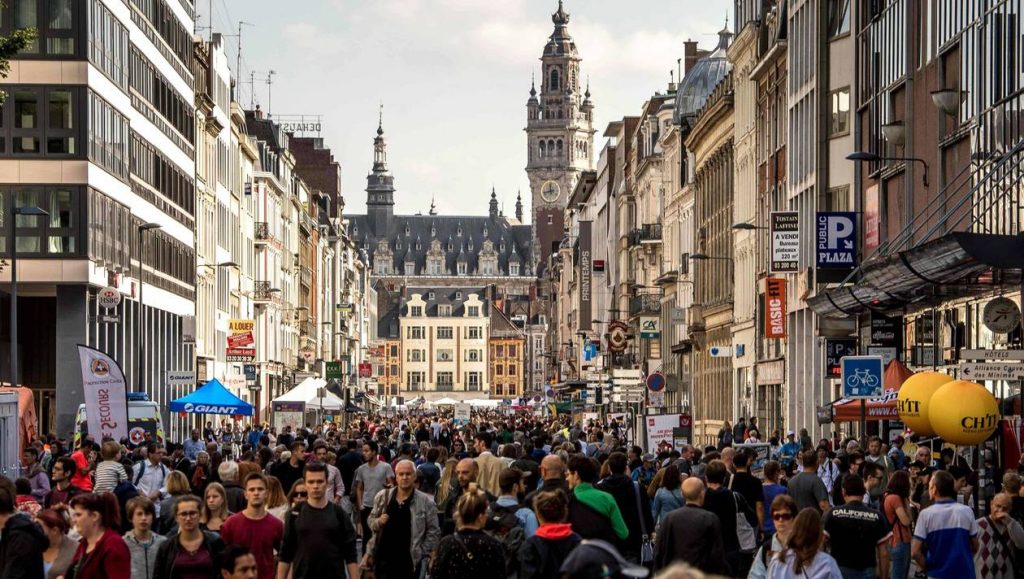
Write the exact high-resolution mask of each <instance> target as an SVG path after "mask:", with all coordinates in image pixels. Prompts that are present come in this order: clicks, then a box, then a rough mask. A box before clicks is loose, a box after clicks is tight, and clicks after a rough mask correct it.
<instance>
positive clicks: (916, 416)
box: [896, 372, 953, 436]
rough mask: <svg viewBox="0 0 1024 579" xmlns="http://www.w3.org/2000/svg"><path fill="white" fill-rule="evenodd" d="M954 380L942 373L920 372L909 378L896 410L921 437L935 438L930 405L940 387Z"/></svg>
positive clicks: (898, 397) (902, 388) (899, 396)
mask: <svg viewBox="0 0 1024 579" xmlns="http://www.w3.org/2000/svg"><path fill="white" fill-rule="evenodd" d="M952 381H953V378H952V377H951V376H949V375H948V374H943V373H941V372H918V373H916V374H914V375H913V376H911V377H910V378H907V380H906V382H904V383H903V386H900V391H899V395H898V396H897V397H896V409H897V411H898V412H899V414H900V420H902V421H903V424H906V425H907V428H909V429H911V430H913V431H914V432H916V433H917V434H920V435H921V436H935V430H934V429H933V428H932V425H931V423H930V421H929V419H928V404H929V401H930V400H931V398H932V395H933V394H935V391H936V390H938V389H939V387H940V386H942V385H943V384H946V383H948V382H952Z"/></svg>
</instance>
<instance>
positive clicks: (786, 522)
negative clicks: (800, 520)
mask: <svg viewBox="0 0 1024 579" xmlns="http://www.w3.org/2000/svg"><path fill="white" fill-rule="evenodd" d="M772 462H774V461H770V462H769V463H768V464H772ZM775 466H776V469H778V468H779V463H777V462H776V463H775ZM767 471H768V469H767V465H765V478H767ZM775 474H776V476H777V475H778V472H776V473H775ZM768 513H769V515H770V517H769V516H766V517H765V518H766V519H768V518H770V519H771V523H772V525H773V526H772V530H771V531H769V532H768V533H767V538H766V539H765V540H764V542H762V543H761V547H760V548H759V549H758V550H757V554H755V555H754V564H753V565H752V566H751V567H750V573H749V574H748V575H747V579H764V578H765V575H766V573H767V572H768V564H769V563H770V562H771V560H772V557H774V556H775V554H776V553H780V552H781V551H782V550H783V549H784V548H785V547H786V541H788V540H789V535H790V533H792V531H793V519H794V518H796V501H794V500H793V497H791V496H789V495H787V494H785V493H783V494H780V495H776V496H775V498H774V499H772V502H771V505H770V508H769V511H768ZM767 525H768V521H767V520H766V521H765V526H767Z"/></svg>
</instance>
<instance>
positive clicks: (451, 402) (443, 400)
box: [426, 396, 459, 406]
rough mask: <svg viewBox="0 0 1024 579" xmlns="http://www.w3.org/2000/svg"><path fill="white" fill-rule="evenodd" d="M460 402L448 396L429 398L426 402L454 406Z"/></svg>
mask: <svg viewBox="0 0 1024 579" xmlns="http://www.w3.org/2000/svg"><path fill="white" fill-rule="evenodd" d="M458 403H459V401H458V400H456V399H454V398H448V397H447V396H446V397H444V398H441V399H439V400H427V402H426V404H429V405H430V406H454V405H456V404H458Z"/></svg>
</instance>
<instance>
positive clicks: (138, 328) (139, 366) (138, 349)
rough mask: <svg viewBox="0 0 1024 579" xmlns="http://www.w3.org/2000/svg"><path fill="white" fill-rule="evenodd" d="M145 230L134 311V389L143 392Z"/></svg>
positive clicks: (143, 232) (140, 236) (142, 230)
mask: <svg viewBox="0 0 1024 579" xmlns="http://www.w3.org/2000/svg"><path fill="white" fill-rule="evenodd" d="M145 243H146V232H145V230H144V229H142V228H141V227H140V228H139V275H138V278H139V311H137V312H135V389H136V391H137V392H145V391H146V388H145V380H144V379H143V377H142V372H143V371H144V369H145V364H144V363H143V358H144V357H145V354H143V352H142V309H143V308H142V286H144V285H145V283H144V282H143V281H142V277H143V267H142V259H143V257H144V256H145V255H146V248H145Z"/></svg>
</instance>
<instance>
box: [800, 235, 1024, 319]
mask: <svg viewBox="0 0 1024 579" xmlns="http://www.w3.org/2000/svg"><path fill="white" fill-rule="evenodd" d="M1022 269H1024V236H1018V235H996V234H988V233H969V232H954V233H950V234H947V235H945V236H943V237H940V238H938V239H934V240H932V241H928V242H925V243H922V244H920V245H918V246H917V247H914V248H912V249H908V250H906V251H901V252H898V253H893V254H890V255H887V256H884V257H881V258H879V259H876V260H873V261H869V262H867V263H865V264H863V265H861V266H860V268H859V269H858V270H857V272H856V274H855V277H854V278H852V279H851V281H850V282H848V283H846V284H844V285H841V286H839V287H834V288H830V289H826V290H824V291H822V292H821V293H819V294H817V295H815V296H814V297H811V298H809V299H808V300H807V304H808V305H809V306H810V307H811V309H812V310H814V312H815V313H817V314H818V315H819V316H825V317H833V318H841V317H846V316H850V315H859V314H862V313H865V312H868V311H875V312H880V313H886V314H891V313H901V314H902V313H905V312H906V311H907V309H908V307H910V306H912V307H915V308H923V307H926V306H928V305H931V304H932V303H935V302H940V301H945V300H948V299H951V298H956V297H965V296H972V295H979V294H983V293H985V292H990V291H991V290H992V287H993V286H998V285H1002V284H1013V285H1019V284H1020V282H1021V271H1022Z"/></svg>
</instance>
